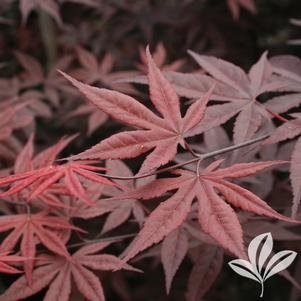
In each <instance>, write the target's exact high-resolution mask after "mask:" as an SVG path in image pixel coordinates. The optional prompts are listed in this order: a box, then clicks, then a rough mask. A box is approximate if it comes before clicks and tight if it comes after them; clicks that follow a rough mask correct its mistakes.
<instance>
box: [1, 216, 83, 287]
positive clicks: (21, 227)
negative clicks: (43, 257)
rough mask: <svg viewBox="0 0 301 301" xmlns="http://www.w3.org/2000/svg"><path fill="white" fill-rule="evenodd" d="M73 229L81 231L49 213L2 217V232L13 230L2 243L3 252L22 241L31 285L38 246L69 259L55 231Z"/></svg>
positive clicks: (23, 254)
mask: <svg viewBox="0 0 301 301" xmlns="http://www.w3.org/2000/svg"><path fill="white" fill-rule="evenodd" d="M64 229H73V230H78V231H81V230H80V229H79V228H77V227H74V226H72V225H70V224H69V223H67V222H66V221H64V220H62V219H61V218H58V217H54V216H49V215H48V213H47V212H46V211H45V212H40V213H35V214H17V215H6V216H1V217H0V232H6V231H10V230H13V231H12V232H11V233H10V234H8V235H7V236H6V237H5V239H4V240H3V242H2V243H1V246H0V250H1V252H8V251H12V250H13V249H14V247H15V246H16V244H17V243H18V242H19V240H20V239H21V238H22V240H21V246H20V251H21V255H22V256H23V257H25V258H26V261H24V270H25V274H26V278H27V280H28V282H29V284H31V283H32V270H33V267H34V261H35V256H36V245H37V244H39V243H41V244H43V245H44V246H45V247H46V248H47V249H48V250H50V251H52V252H54V253H56V254H59V255H61V256H65V257H69V253H68V251H67V249H66V247H65V244H64V243H63V242H62V240H61V239H60V238H59V236H58V235H57V234H56V233H55V232H54V231H53V230H64Z"/></svg>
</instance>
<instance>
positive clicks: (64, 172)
mask: <svg viewBox="0 0 301 301" xmlns="http://www.w3.org/2000/svg"><path fill="white" fill-rule="evenodd" d="M90 163H91V161H89V162H85V161H78V162H69V163H66V164H63V165H49V166H46V167H43V168H40V169H34V170H32V171H29V172H25V173H21V174H17V175H12V176H7V177H4V178H0V186H4V185H8V184H12V183H16V184H15V185H13V186H11V187H10V188H9V189H8V190H7V191H6V192H3V193H1V194H0V196H2V197H7V196H11V195H14V194H17V193H19V192H21V191H22V190H24V189H27V188H28V187H31V188H32V189H31V191H30V193H29V194H28V195H26V196H25V198H26V199H27V200H28V201H30V200H32V199H33V198H35V197H37V196H39V195H41V194H42V193H43V192H45V191H46V190H47V189H48V188H49V187H51V185H53V184H55V183H57V182H59V181H60V180H61V179H63V181H64V182H63V183H64V186H65V187H66V189H67V190H68V191H69V193H70V194H71V195H73V196H75V197H77V198H79V199H81V200H82V201H84V202H86V203H87V204H90V205H92V204H94V202H92V201H91V200H90V199H89V198H88V197H87V195H86V192H85V188H84V186H83V185H82V183H81V181H80V178H79V177H82V178H85V179H87V180H89V181H92V182H97V183H99V184H106V185H114V183H112V182H111V181H109V180H107V179H106V178H104V177H102V176H100V175H98V174H96V173H95V171H100V170H104V168H102V167H96V166H91V165H89V164H90Z"/></svg>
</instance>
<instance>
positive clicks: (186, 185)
mask: <svg viewBox="0 0 301 301" xmlns="http://www.w3.org/2000/svg"><path fill="white" fill-rule="evenodd" d="M221 163H222V160H218V161H215V162H213V163H211V164H210V165H209V166H208V167H207V168H206V169H204V170H203V171H202V172H201V173H200V174H199V175H197V174H196V173H195V172H191V171H188V170H177V171H176V174H178V175H179V177H176V178H168V179H158V180H155V181H154V182H152V183H150V184H147V185H145V186H143V187H141V188H140V189H137V190H136V192H133V193H128V194H127V195H125V196H124V197H125V198H127V197H128V198H132V197H135V198H143V199H149V198H153V197H158V196H161V195H163V194H164V193H165V192H166V191H171V190H174V189H177V192H176V193H175V194H173V195H172V196H171V197H170V198H168V199H167V200H166V201H164V202H162V203H161V204H160V205H159V206H158V207H157V208H156V209H155V210H154V211H153V212H152V213H151V214H150V216H149V217H148V218H147V219H146V221H145V223H144V226H143V228H142V230H141V231H140V232H139V234H138V236H137V237H136V238H135V239H134V241H133V242H132V244H131V245H130V246H129V248H128V251H127V252H126V255H125V256H124V258H123V262H126V261H128V260H129V259H131V258H132V257H134V256H135V255H137V254H138V253H139V252H140V251H142V250H144V249H146V248H148V247H150V246H151V245H153V244H155V243H158V242H160V241H161V240H162V239H163V238H164V237H165V236H166V235H168V234H169V233H170V232H171V231H173V230H175V229H177V227H179V226H180V225H181V224H182V223H183V221H184V220H185V219H186V217H187V215H188V213H189V212H190V210H191V209H190V208H191V205H192V202H193V200H194V199H195V198H196V199H197V200H198V221H199V224H200V225H201V227H202V230H203V231H204V232H205V233H207V234H208V235H210V236H211V237H212V238H213V239H215V240H216V241H217V242H218V243H219V244H220V245H221V246H222V247H223V248H225V249H227V250H229V251H230V252H232V253H233V254H235V255H236V256H239V257H245V251H244V244H243V233H242V229H241V225H240V223H239V220H238V218H237V215H236V214H235V212H234V210H233V209H232V208H231V206H230V205H228V204H227V203H226V202H225V200H226V201H227V202H228V203H229V204H231V205H232V206H235V207H239V208H241V209H243V210H246V211H250V212H253V213H256V214H258V215H265V216H268V217H272V218H277V219H280V220H284V221H289V222H296V221H295V220H293V219H291V218H289V217H285V216H282V215H281V214H279V213H277V212H276V211H275V210H273V209H272V208H271V207H270V206H269V205H268V204H267V203H265V202H264V201H263V200H261V199H260V198H259V197H257V196H256V195H255V194H253V193H252V192H250V191H248V190H246V189H245V188H242V187H240V186H238V185H236V184H233V183H231V182H229V181H228V180H227V179H237V178H241V177H246V176H250V175H253V174H255V173H256V172H257V171H260V170H262V169H264V168H268V167H272V166H275V165H278V164H281V163H283V162H281V161H280V162H279V161H278V162H277V161H274V162H270V161H267V162H260V163H240V164H235V165H233V166H231V167H228V168H220V169H217V168H218V166H219V165H220V164H221Z"/></svg>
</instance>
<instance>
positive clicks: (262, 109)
mask: <svg viewBox="0 0 301 301" xmlns="http://www.w3.org/2000/svg"><path fill="white" fill-rule="evenodd" d="M189 53H190V54H191V55H192V57H193V58H194V59H195V60H196V62H197V63H198V64H199V65H200V66H201V67H202V68H203V69H204V70H205V71H206V72H207V73H209V74H210V75H211V76H212V77H213V78H214V79H216V80H217V81H218V83H217V86H216V89H215V94H214V96H213V98H214V99H217V100H225V101H229V102H228V103H224V104H218V105H214V106H211V107H210V108H208V110H207V112H206V115H205V117H204V119H203V120H202V122H201V123H200V124H199V125H198V126H196V127H195V128H193V129H192V130H191V131H189V132H188V133H187V136H193V135H195V134H200V133H203V132H204V131H206V130H208V129H210V128H212V127H215V126H217V125H219V124H221V123H224V122H225V121H227V120H228V119H230V118H231V117H233V116H234V115H236V114H237V113H239V114H238V116H237V118H236V121H235V124H234V129H233V140H234V143H235V144H236V143H241V142H243V141H245V140H247V139H250V138H251V137H252V136H253V135H254V134H255V132H256V131H257V130H258V129H259V128H260V127H261V126H262V125H263V124H264V123H265V122H269V120H270V118H271V114H272V116H275V117H279V115H277V113H279V111H278V112H274V106H275V107H276V108H277V104H278V105H279V102H280V100H279V99H278V98H276V99H270V100H269V101H267V102H266V103H265V104H261V103H260V102H258V100H257V97H258V96H259V95H261V94H263V93H265V92H269V91H282V90H283V88H284V87H285V86H286V83H283V82H282V81H281V80H280V79H279V80H277V79H275V78H274V77H272V72H273V69H272V67H271V65H270V63H269V62H268V60H267V52H265V53H264V54H263V55H262V56H261V58H260V59H259V61H258V62H257V63H256V64H254V65H253V66H252V68H251V69H250V71H249V73H248V74H246V73H245V72H244V71H243V70H242V69H241V68H240V67H238V66H236V65H233V64H231V63H229V62H226V61H224V60H221V59H217V58H215V57H210V56H205V55H198V54H197V53H194V52H192V51H190V52H189ZM197 76H198V77H200V78H204V79H205V81H204V82H203V85H201V86H200V90H202V89H205V87H206V86H207V85H208V84H209V83H210V80H209V79H208V77H204V76H202V75H197ZM220 83H221V85H220ZM188 84H189V83H188ZM293 97H294V96H293ZM290 98H291V96H290V97H288V96H287V97H286V98H285V99H282V100H283V102H284V101H285V102H286V106H285V110H284V111H286V110H288V109H290V108H292V107H295V106H297V105H299V104H300V103H301V97H300V95H299V96H297V98H293V99H292V100H290ZM276 111H277V110H276ZM281 112H283V110H282V111H281Z"/></svg>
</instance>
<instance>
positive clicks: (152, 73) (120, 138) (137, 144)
mask: <svg viewBox="0 0 301 301" xmlns="http://www.w3.org/2000/svg"><path fill="white" fill-rule="evenodd" d="M147 57H148V66H149V72H148V79H149V87H150V99H151V102H152V104H153V105H154V106H155V108H156V109H157V110H158V112H159V113H160V114H161V116H162V117H163V118H162V117H159V116H157V115H155V114H154V113H153V112H151V111H150V110H149V109H147V108H146V107H145V106H143V105H142V104H141V103H139V102H138V101H136V100H135V99H134V98H132V97H130V96H127V95H124V94H121V93H119V92H115V91H110V90H107V89H99V88H96V87H91V86H89V85H86V84H83V83H81V82H79V81H77V80H75V79H73V78H72V77H70V76H68V75H66V74H65V75H64V76H65V77H66V78H67V79H68V80H70V81H71V82H72V84H73V85H74V86H76V87H77V88H78V89H79V90H80V91H81V92H82V93H83V94H84V95H85V96H86V97H87V98H88V99H89V100H90V101H91V102H92V103H93V104H94V105H96V106H97V107H98V108H99V109H101V110H102V111H103V112H105V113H106V114H108V115H110V116H111V117H113V118H115V119H117V120H119V121H121V122H123V123H125V124H127V125H131V126H134V127H138V128H140V129H139V130H136V131H126V132H122V133H118V134H115V135H113V136H111V137H109V138H107V139H105V140H103V141H101V142H100V143H99V144H97V145H95V146H94V147H92V148H91V149H89V150H87V151H85V152H83V153H81V154H79V155H75V156H72V159H96V158H97V159H100V160H102V159H122V158H133V157H136V156H138V155H140V154H143V153H145V152H147V151H150V150H153V151H152V152H151V154H149V155H148V156H147V158H146V159H145V161H144V163H143V165H142V167H141V169H140V173H142V172H146V171H149V170H153V169H155V168H157V167H159V166H161V165H163V164H166V163H168V162H169V161H170V160H172V159H173V158H174V156H175V155H176V153H177V146H178V144H181V145H182V146H183V145H184V138H183V137H184V135H185V133H186V132H187V131H188V130H189V129H191V128H193V127H194V126H196V125H197V124H198V123H199V122H200V121H201V120H202V118H203V115H204V112H205V109H206V104H207V102H208V100H209V97H210V95H211V90H212V89H211V90H210V91H209V92H208V93H207V94H206V95H205V96H204V97H202V98H200V99H199V100H197V101H196V102H195V103H194V104H192V105H191V106H190V107H189V109H188V110H187V112H186V115H185V117H184V118H183V117H182V115H181V111H180V102H179V97H178V96H177V94H176V93H175V91H174V90H173V88H172V87H171V85H170V84H169V82H168V81H167V80H166V79H165V78H164V76H163V75H162V74H161V72H160V70H159V69H158V68H157V67H156V65H155V64H154V62H153V60H152V58H151V55H150V53H149V50H147Z"/></svg>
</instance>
